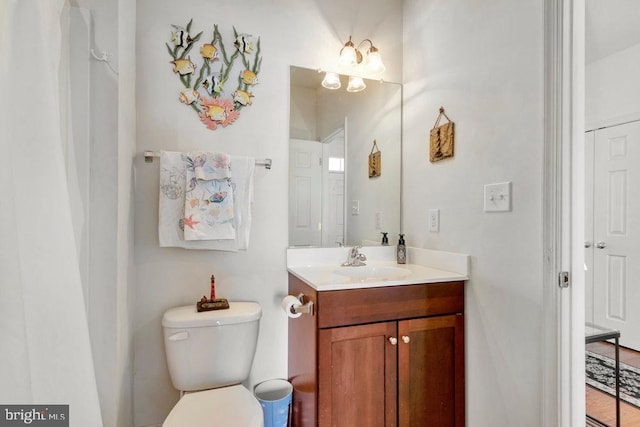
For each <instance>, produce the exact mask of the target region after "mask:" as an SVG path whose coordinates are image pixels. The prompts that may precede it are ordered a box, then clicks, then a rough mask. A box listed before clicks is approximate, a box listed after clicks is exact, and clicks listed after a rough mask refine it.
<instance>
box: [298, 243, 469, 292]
mask: <svg viewBox="0 0 640 427" xmlns="http://www.w3.org/2000/svg"><path fill="white" fill-rule="evenodd" d="M349 250H350V248H327V249H311V248H304V249H301V248H293V249H288V250H287V270H288V271H289V272H290V273H291V274H293V275H294V276H296V277H297V278H299V279H300V280H303V281H304V282H306V283H307V284H308V285H309V286H311V287H312V288H314V289H316V290H317V291H334V290H346V289H361V288H373V287H383V286H400V285H413V284H419V283H438V282H454V281H460V280H468V279H469V256H468V255H464V254H456V253H451V252H442V251H433V250H429V249H421V248H407V258H408V262H409V263H408V264H397V263H396V262H395V261H394V259H395V246H387V247H364V248H362V249H361V250H360V252H362V253H364V254H365V255H367V262H366V264H367V265H366V266H363V267H342V266H341V262H342V261H344V260H346V255H347V253H348V251H349Z"/></svg>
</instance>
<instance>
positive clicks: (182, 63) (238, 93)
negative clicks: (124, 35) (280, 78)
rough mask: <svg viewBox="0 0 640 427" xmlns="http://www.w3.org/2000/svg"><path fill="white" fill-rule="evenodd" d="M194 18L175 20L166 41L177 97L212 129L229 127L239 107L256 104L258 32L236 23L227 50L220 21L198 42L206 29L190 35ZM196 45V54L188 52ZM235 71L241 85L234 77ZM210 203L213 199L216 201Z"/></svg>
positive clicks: (258, 69) (258, 55)
mask: <svg viewBox="0 0 640 427" xmlns="http://www.w3.org/2000/svg"><path fill="white" fill-rule="evenodd" d="M192 24H193V19H191V20H190V21H189V23H188V24H187V25H186V26H181V25H175V24H171V31H170V33H169V41H168V42H166V43H165V45H166V47H167V52H168V53H169V56H170V57H171V61H169V63H170V64H171V71H172V72H173V74H174V75H176V76H177V77H178V79H179V81H180V85H181V86H180V87H179V89H178V91H177V92H178V96H177V98H178V100H179V101H180V102H181V103H182V104H183V105H184V106H185V107H189V108H190V109H192V110H193V111H195V112H196V114H197V115H198V117H199V118H200V121H201V122H202V123H203V124H204V125H205V126H206V127H207V128H208V129H211V130H216V129H218V128H219V127H223V128H224V127H227V126H228V125H230V124H232V123H233V122H235V121H236V120H237V119H238V117H240V111H241V110H242V109H243V108H247V107H249V106H251V105H252V104H253V101H252V99H253V98H254V97H255V95H254V93H253V91H254V89H255V87H256V85H257V84H258V82H259V81H258V74H259V73H260V67H261V65H262V56H261V51H260V37H257V38H256V39H255V43H254V37H253V36H252V35H251V34H247V33H238V32H237V31H236V28H235V27H232V28H233V38H232V42H231V46H232V47H231V48H230V49H229V50H227V48H226V46H225V43H224V41H223V39H222V34H221V33H220V30H219V28H218V25H217V24H214V26H213V31H212V32H211V33H210V34H211V38H210V39H208V40H203V41H200V40H201V39H202V38H203V37H206V36H204V31H200V32H198V33H197V34H195V35H192V31H191V27H192ZM194 47H197V48H198V49H197V50H195V52H199V53H200V55H199V56H198V55H197V54H196V55H193V54H190V52H191V51H192V50H193V48H194ZM236 76H237V85H236V86H235V87H233V86H234V81H233V80H234V79H236ZM212 202H215V201H214V200H212Z"/></svg>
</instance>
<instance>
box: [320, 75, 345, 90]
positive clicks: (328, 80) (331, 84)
mask: <svg viewBox="0 0 640 427" xmlns="http://www.w3.org/2000/svg"><path fill="white" fill-rule="evenodd" d="M322 86H323V87H326V88H327V89H340V87H341V86H342V84H341V83H340V76H338V74H337V73H332V72H329V71H327V72H326V73H325V74H324V79H322Z"/></svg>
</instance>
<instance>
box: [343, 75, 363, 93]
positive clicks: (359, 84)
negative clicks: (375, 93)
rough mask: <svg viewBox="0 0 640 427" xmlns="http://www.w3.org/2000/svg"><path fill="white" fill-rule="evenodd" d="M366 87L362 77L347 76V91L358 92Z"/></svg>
mask: <svg viewBox="0 0 640 427" xmlns="http://www.w3.org/2000/svg"><path fill="white" fill-rule="evenodd" d="M366 87H367V85H366V84H364V80H362V77H355V76H349V84H348V85H347V92H360V91H361V90H364V89H365V88H366Z"/></svg>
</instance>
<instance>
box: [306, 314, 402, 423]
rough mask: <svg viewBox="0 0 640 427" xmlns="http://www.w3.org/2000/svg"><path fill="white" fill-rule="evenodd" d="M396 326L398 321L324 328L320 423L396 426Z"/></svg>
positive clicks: (322, 335) (320, 377) (319, 389)
mask: <svg viewBox="0 0 640 427" xmlns="http://www.w3.org/2000/svg"><path fill="white" fill-rule="evenodd" d="M396 331H397V323H396V322H382V323H372V324H368V325H358V326H347V327H342V328H330V329H321V330H320V331H319V337H318V344H319V345H318V354H319V367H318V372H319V375H318V408H319V410H318V425H319V426H320V427H323V426H331V427H334V426H335V427H339V426H344V427H353V426H367V427H377V426H379V427H393V426H396V419H397V400H396V398H397V391H396V387H397V347H398V345H399V342H398V341H396V340H397V335H396ZM390 338H392V339H390Z"/></svg>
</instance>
